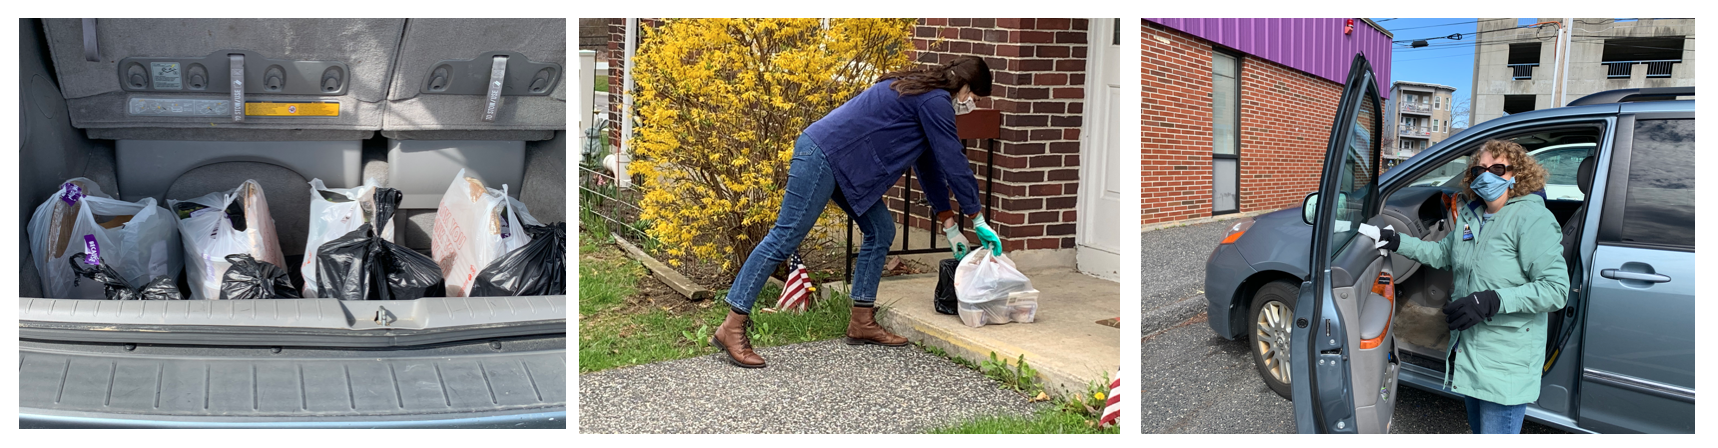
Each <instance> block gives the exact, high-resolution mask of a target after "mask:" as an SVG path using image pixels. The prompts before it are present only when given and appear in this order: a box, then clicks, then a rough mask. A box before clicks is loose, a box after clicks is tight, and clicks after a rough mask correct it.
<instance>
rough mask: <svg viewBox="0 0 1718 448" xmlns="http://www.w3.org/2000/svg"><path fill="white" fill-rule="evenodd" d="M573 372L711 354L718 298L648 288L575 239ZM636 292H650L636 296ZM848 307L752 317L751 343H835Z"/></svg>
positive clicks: (634, 272) (595, 245)
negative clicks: (576, 280) (576, 290)
mask: <svg viewBox="0 0 1718 448" xmlns="http://www.w3.org/2000/svg"><path fill="white" fill-rule="evenodd" d="M579 240H580V245H579V372H581V373H583V372H595V371H599V370H605V369H612V368H615V367H625V366H631V365H638V364H645V363H652V362H657V361H667V360H672V359H681V358H690V357H694V356H702V355H710V354H713V353H716V349H715V348H714V347H711V346H710V344H709V339H710V334H711V333H712V332H714V331H715V329H716V327H717V326H720V325H721V324H722V318H723V317H725V316H727V313H728V307H727V304H726V303H725V302H722V301H721V299H719V297H721V296H722V294H717V297H718V299H716V300H709V301H705V302H704V303H693V302H689V301H687V300H686V299H685V298H683V297H681V296H680V295H678V294H675V293H673V292H671V291H667V290H666V289H652V288H648V287H647V285H650V284H654V283H655V280H653V279H651V278H650V271H649V270H648V269H645V268H644V265H642V264H640V263H639V262H637V261H635V260H633V259H631V258H627V257H626V255H625V253H623V252H621V250H620V249H619V248H616V247H615V246H614V244H613V243H607V244H603V242H605V241H611V240H609V239H607V237H606V236H604V237H602V238H598V237H597V236H594V235H591V234H589V233H586V234H582V235H580V238H579ZM641 289H651V290H649V291H644V293H641V292H640V290H641ZM780 294H781V289H780V288H779V287H777V286H774V285H766V286H765V287H764V290H763V292H762V293H760V294H759V295H758V304H759V305H773V304H774V303H775V299H776V297H777V296H779V295H780ZM850 307H851V302H850V301H849V300H848V299H847V297H846V296H845V295H843V294H836V296H835V297H834V298H832V299H831V300H816V301H813V302H812V305H811V309H809V310H807V311H806V312H805V314H792V313H782V314H771V313H765V312H762V311H754V312H752V321H753V322H752V325H753V326H752V344H753V345H754V346H757V347H768V346H775V345H786V344H796V343H801V342H811V341H820V340H825V339H833V338H837V337H841V336H842V335H844V334H845V333H846V331H847V317H848V313H849V311H850Z"/></svg>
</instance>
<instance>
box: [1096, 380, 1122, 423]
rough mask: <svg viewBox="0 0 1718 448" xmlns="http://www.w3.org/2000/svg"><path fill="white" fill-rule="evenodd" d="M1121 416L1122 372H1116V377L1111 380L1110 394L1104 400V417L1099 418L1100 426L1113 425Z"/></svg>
mask: <svg viewBox="0 0 1718 448" xmlns="http://www.w3.org/2000/svg"><path fill="white" fill-rule="evenodd" d="M1119 417H1121V372H1119V371H1118V372H1116V379H1113V380H1110V396H1109V399H1106V400H1104V413H1103V417H1102V418H1099V419H1098V427H1099V428H1102V427H1104V426H1106V425H1113V424H1115V423H1116V419H1117V418H1119Z"/></svg>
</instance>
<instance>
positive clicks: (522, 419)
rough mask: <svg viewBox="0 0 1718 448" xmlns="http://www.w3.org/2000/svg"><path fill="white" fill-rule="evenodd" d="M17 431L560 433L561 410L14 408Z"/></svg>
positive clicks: (563, 410) (563, 414) (563, 420)
mask: <svg viewBox="0 0 1718 448" xmlns="http://www.w3.org/2000/svg"><path fill="white" fill-rule="evenodd" d="M18 411H19V413H18V427H19V428H20V429H34V428H290V429H298V428H350V429H359V428H368V429H377V428H473V429H500V428H548V429H566V427H567V410H566V408H565V407H561V408H559V409H557V410H551V411H543V412H526V413H506V414H492V415H476V414H442V415H420V416H411V417H407V418H400V419H392V420H385V419H377V418H374V417H371V418H361V417H351V418H339V417H328V418H319V419H285V420H283V419H278V418H275V419H259V418H243V417H236V418H221V417H204V418H188V417H177V416H151V415H122V414H102V413H94V412H61V411H54V410H48V409H31V408H20V409H18Z"/></svg>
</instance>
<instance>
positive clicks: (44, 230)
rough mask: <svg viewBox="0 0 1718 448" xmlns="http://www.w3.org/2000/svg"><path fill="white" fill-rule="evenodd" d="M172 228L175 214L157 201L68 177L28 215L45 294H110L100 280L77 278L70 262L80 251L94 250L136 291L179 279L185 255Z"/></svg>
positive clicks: (81, 296)
mask: <svg viewBox="0 0 1718 448" xmlns="http://www.w3.org/2000/svg"><path fill="white" fill-rule="evenodd" d="M174 227H175V221H174V219H173V217H172V215H171V214H170V213H169V212H168V211H167V209H163V208H161V207H159V206H157V205H155V199H152V198H144V199H143V200H141V201H137V202H125V201H121V200H117V199H112V198H109V197H108V196H107V195H106V194H104V193H102V191H101V186H100V185H97V184H96V183H95V181H92V180H89V179H85V178H81V177H79V178H74V179H71V180H67V181H66V182H65V183H63V184H61V185H60V189H59V190H57V191H55V192H54V195H53V196H52V197H49V198H48V200H47V201H46V202H43V203H42V205H40V206H37V207H36V212H35V213H34V214H33V215H31V217H30V227H29V230H28V233H29V238H30V258H31V259H32V261H33V262H34V263H35V264H36V272H37V274H38V275H40V276H41V278H42V289H43V295H44V296H46V297H47V298H54V299H103V298H106V297H107V294H106V291H105V287H104V286H103V284H102V283H101V282H78V281H77V272H76V271H74V270H73V269H72V266H71V264H69V263H67V262H66V260H68V259H71V258H72V257H73V256H75V255H77V254H79V253H96V254H97V255H96V258H97V259H98V260H100V262H101V263H102V264H105V265H107V266H108V267H110V268H112V269H113V271H114V272H115V273H116V274H118V275H119V278H120V279H121V280H124V282H125V284H126V286H127V287H129V288H131V289H134V290H135V289H139V288H143V287H144V286H145V285H147V284H148V283H149V282H150V281H151V280H153V279H155V278H157V277H169V278H178V277H179V270H180V269H181V268H182V267H183V260H182V258H181V257H182V256H183V255H182V253H181V252H180V251H179V249H178V248H179V233H178V232H177V231H175V230H174Z"/></svg>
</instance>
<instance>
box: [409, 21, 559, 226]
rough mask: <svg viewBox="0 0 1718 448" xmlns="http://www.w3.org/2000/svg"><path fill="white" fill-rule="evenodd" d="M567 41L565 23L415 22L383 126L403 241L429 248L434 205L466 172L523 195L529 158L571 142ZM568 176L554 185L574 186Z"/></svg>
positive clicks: (410, 23) (497, 186) (410, 22)
mask: <svg viewBox="0 0 1718 448" xmlns="http://www.w3.org/2000/svg"><path fill="white" fill-rule="evenodd" d="M566 37H567V21H566V20H565V19H411V20H409V21H408V22H407V23H406V27H405V34H404V37H402V38H401V42H400V58H399V63H398V64H397V69H396V70H395V71H394V76H393V79H392V83H391V86H390V88H389V91H388V108H387V115H386V117H385V118H384V120H383V123H382V136H383V137H386V138H387V139H388V140H389V141H388V156H387V171H388V176H387V179H388V181H387V182H388V186H389V187H392V188H397V189H399V190H400V192H401V193H402V194H403V198H402V200H401V203H400V209H401V212H400V214H399V215H397V216H398V220H397V221H396V227H395V228H396V229H397V232H399V233H398V234H397V235H398V238H399V239H398V241H403V242H404V244H405V245H406V246H407V247H410V248H413V249H427V248H428V247H429V241H428V237H427V236H428V235H429V234H430V231H431V225H432V224H433V223H434V211H435V209H436V208H437V207H438V206H439V204H440V201H441V197H442V195H443V194H445V193H446V192H447V188H448V185H450V184H451V183H452V182H453V181H454V175H455V174H457V173H458V172H459V170H461V169H464V170H465V171H466V173H467V175H468V176H471V177H475V178H478V179H482V180H483V182H484V185H486V186H488V187H490V188H495V189H500V188H501V186H502V185H504V184H505V185H507V186H508V188H507V191H508V193H509V194H511V195H512V196H513V197H516V198H520V197H522V193H521V192H522V191H524V185H523V183H524V182H525V178H526V174H527V169H526V161H527V159H537V158H541V157H540V156H539V155H538V154H539V151H540V148H550V147H554V146H555V145H552V144H551V145H544V144H543V143H545V142H552V141H553V140H555V139H557V138H559V139H562V140H564V138H565V137H564V134H565V130H566V128H567V112H566V102H567V100H566V98H567V89H566V73H565V69H566V68H567V65H566V57H567V56H566V55H567V39H566ZM496 68H503V70H501V72H500V73H497V72H496V71H495V69H496ZM497 74H499V75H500V76H499V77H497V76H495V75H497ZM495 81H500V82H501V84H500V85H495V84H494V82H495ZM492 88H493V89H492ZM492 93H495V94H498V95H499V96H498V97H494V98H492V97H491V96H490V95H491V94H492ZM492 100H498V102H497V101H492ZM559 148H560V149H559V150H560V151H562V152H563V153H564V151H565V144H564V143H561V144H560V145H559ZM550 149H551V151H552V150H553V148H550ZM560 160H562V161H563V163H564V161H565V156H564V154H563V155H561V156H560ZM533 173H534V174H535V173H536V172H535V171H534V172H533ZM563 173H564V171H563ZM564 179H565V175H564V174H562V175H561V177H560V178H559V179H555V180H553V181H552V182H553V184H554V186H555V187H556V188H564V185H565V180H564ZM561 197H563V198H564V194H563V195H562V196H561ZM559 207H564V206H557V208H559ZM533 211H535V209H533Z"/></svg>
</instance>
